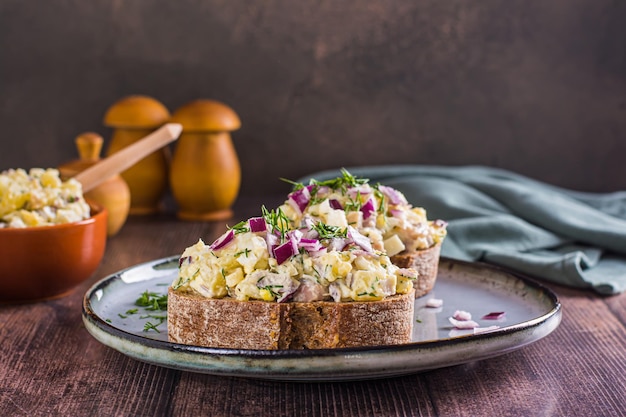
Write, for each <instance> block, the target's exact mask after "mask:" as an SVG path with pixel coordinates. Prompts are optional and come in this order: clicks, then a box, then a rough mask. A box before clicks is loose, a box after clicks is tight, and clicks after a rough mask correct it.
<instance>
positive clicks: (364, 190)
mask: <svg viewBox="0 0 626 417" xmlns="http://www.w3.org/2000/svg"><path fill="white" fill-rule="evenodd" d="M371 192H372V188H371V187H370V186H369V185H367V184H361V185H359V186H357V187H352V188H350V189H348V193H347V194H348V196H349V197H350V198H352V199H355V198H356V197H357V196H358V195H368V194H371Z"/></svg>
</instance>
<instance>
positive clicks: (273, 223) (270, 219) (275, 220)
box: [261, 206, 290, 242]
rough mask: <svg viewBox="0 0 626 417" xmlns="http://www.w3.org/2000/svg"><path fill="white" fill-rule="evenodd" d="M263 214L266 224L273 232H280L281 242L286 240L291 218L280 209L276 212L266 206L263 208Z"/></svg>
mask: <svg viewBox="0 0 626 417" xmlns="http://www.w3.org/2000/svg"><path fill="white" fill-rule="evenodd" d="M261 213H262V215H263V218H264V219H265V222H266V223H267V224H268V225H269V227H270V231H271V232H278V234H279V235H280V239H281V242H282V241H284V240H285V236H286V234H287V232H288V231H289V230H290V227H289V224H290V221H289V218H288V217H287V216H286V215H285V213H284V212H283V211H282V210H281V209H280V207H279V208H277V209H276V210H268V209H267V208H266V207H265V206H262V207H261Z"/></svg>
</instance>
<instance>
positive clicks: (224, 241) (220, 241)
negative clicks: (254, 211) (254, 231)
mask: <svg viewBox="0 0 626 417" xmlns="http://www.w3.org/2000/svg"><path fill="white" fill-rule="evenodd" d="M234 237H235V231H234V230H233V229H230V230H229V231H227V232H226V233H224V234H223V235H222V236H220V237H219V238H217V240H216V241H215V242H213V243H212V244H211V245H210V246H209V248H210V249H211V250H218V249H222V248H223V247H224V246H226V245H228V244H229V243H230V242H232V241H233V239H234Z"/></svg>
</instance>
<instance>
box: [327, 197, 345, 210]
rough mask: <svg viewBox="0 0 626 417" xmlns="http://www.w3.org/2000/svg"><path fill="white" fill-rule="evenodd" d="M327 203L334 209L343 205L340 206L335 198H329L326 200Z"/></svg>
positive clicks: (338, 208)
mask: <svg viewBox="0 0 626 417" xmlns="http://www.w3.org/2000/svg"><path fill="white" fill-rule="evenodd" d="M328 205H329V206H330V207H331V208H332V209H334V210H343V207H341V203H340V202H339V200H337V199H336V198H330V199H329V200H328Z"/></svg>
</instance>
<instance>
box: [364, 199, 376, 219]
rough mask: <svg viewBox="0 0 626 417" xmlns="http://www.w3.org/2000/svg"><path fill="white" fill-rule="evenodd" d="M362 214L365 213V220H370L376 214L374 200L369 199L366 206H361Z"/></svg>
mask: <svg viewBox="0 0 626 417" xmlns="http://www.w3.org/2000/svg"><path fill="white" fill-rule="evenodd" d="M361 212H362V213H363V219H367V218H369V217H370V216H371V215H372V213H375V212H376V206H374V199H373V198H371V197H370V198H368V199H367V201H366V202H365V204H363V205H362V206H361Z"/></svg>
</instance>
